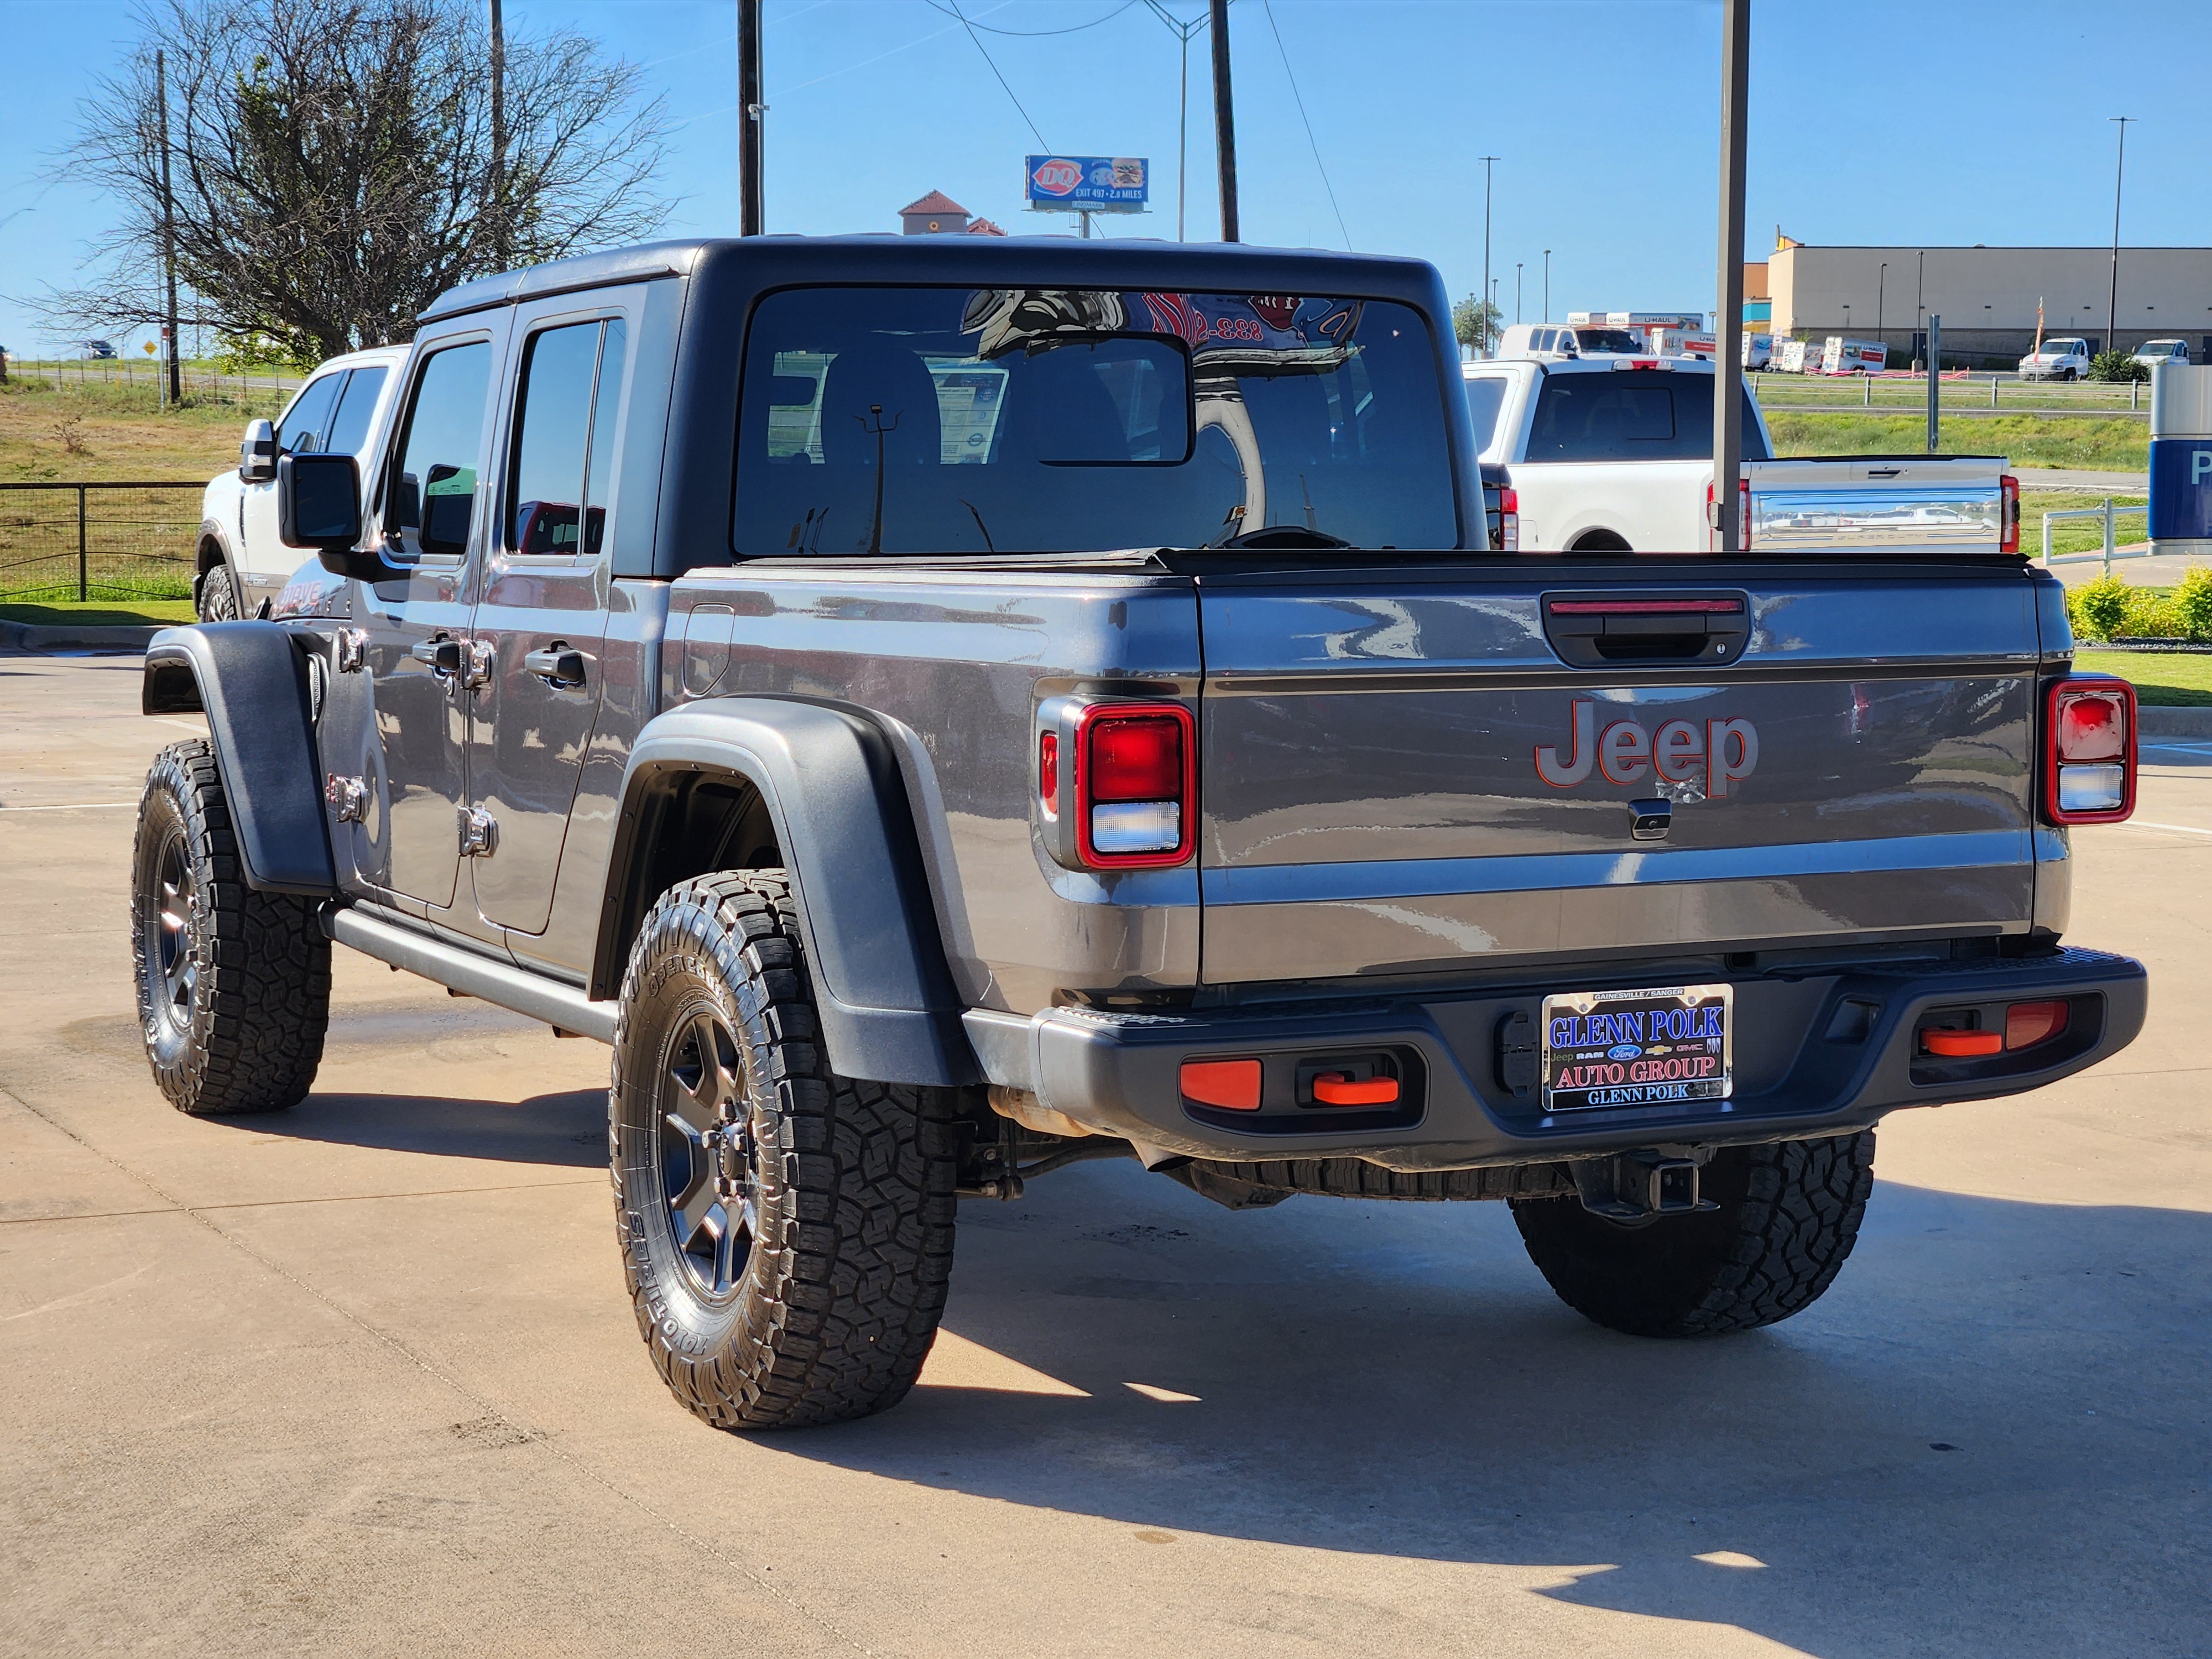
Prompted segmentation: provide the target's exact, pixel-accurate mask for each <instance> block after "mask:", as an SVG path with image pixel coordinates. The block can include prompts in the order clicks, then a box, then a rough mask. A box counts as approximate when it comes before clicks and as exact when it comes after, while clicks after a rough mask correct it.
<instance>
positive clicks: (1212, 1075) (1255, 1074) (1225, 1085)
mask: <svg viewBox="0 0 2212 1659" xmlns="http://www.w3.org/2000/svg"><path fill="white" fill-rule="evenodd" d="M1177 1082H1178V1085H1179V1086H1180V1087H1181V1088H1182V1097H1183V1098H1184V1099H1185V1100H1193V1101H1196V1102H1197V1103H1199V1104H1200V1105H1201V1106H1218V1107H1221V1108H1222V1109H1225V1110H1227V1111H1231V1112H1256V1111H1258V1110H1259V1109H1260V1062H1259V1061H1258V1060H1185V1061H1183V1063H1182V1075H1181V1076H1180V1078H1179V1079H1177Z"/></svg>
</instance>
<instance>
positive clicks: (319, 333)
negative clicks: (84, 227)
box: [42, 0, 670, 359]
mask: <svg viewBox="0 0 2212 1659" xmlns="http://www.w3.org/2000/svg"><path fill="white" fill-rule="evenodd" d="M143 24H144V30H145V35H144V39H143V40H142V42H141V44H140V46H139V47H138V49H137V52H135V53H134V54H133V56H132V57H131V59H130V60H129V62H128V64H127V65H126V66H125V69H124V70H122V71H121V72H120V73H119V74H118V75H117V76H114V77H112V79H110V80H108V81H106V82H104V83H103V84H102V85H101V86H100V88H99V89H98V90H97V92H96V93H95V94H94V96H93V97H91V98H90V99H88V100H86V101H85V103H84V104H83V106H82V126H81V130H80V132H79V135H78V137H77V139H76V143H75V144H74V145H73V146H72V147H71V149H70V150H69V151H68V152H67V153H66V155H65V159H64V161H63V163H62V167H61V171H62V173H64V175H65V176H69V177H72V178H75V179H80V180H83V181H86V182H89V183H93V184H96V185H100V186H102V187H104V188H105V189H106V190H107V191H109V192H110V193H111V195H112V197H113V198H114V199H115V200H116V201H117V202H118V203H119V204H121V207H122V219H121V222H120V223H119V224H118V225H117V227H116V228H115V229H114V230H113V231H112V233H111V234H109V235H108V236H107V237H106V239H105V240H104V241H102V242H101V243H100V245H99V246H97V247H96V248H95V249H94V253H93V257H92V258H91V259H90V260H89V261H88V268H89V270H91V272H92V275H91V277H90V279H89V280H88V281H87V282H86V283H83V284H82V285H81V286H79V287H77V288H76V289H70V290H64V291H58V292H52V293H50V294H49V295H48V296H47V297H46V301H45V303H44V305H43V307H42V308H43V309H44V310H45V311H46V314H47V316H48V318H49V319H50V320H51V321H52V322H53V323H54V324H56V325H73V326H76V327H79V328H85V329H88V330H89V329H120V328H128V327H131V326H133V325H143V324H144V323H148V322H150V321H153V320H155V319H159V318H160V317H161V315H162V314H163V307H162V305H161V295H160V289H159V277H160V255H161V222H162V211H161V210H162V167H161V161H162V156H161V128H160V121H159V112H158V106H159V93H160V87H159V84H158V81H157V79H156V75H155V53H156V52H162V53H164V54H165V55H166V58H167V64H168V73H169V76H170V86H169V89H168V91H169V107H170V121H171V137H170V144H171V161H172V172H173V191H174V196H175V204H174V211H175V237H176V258H177V267H178V273H179V276H180V278H181V279H182V281H183V283H185V286H186V288H188V289H190V290H191V294H192V295H194V296H196V302H195V303H192V304H190V305H188V306H187V308H186V309H187V315H186V318H185V320H186V321H188V322H198V323H202V324H204V325H209V326H211V327H214V328H217V329H221V330H222V331H226V332H228V333H231V334H233V335H248V334H258V335H263V336H267V337H273V338H275V339H276V340H278V341H281V342H283V343H284V345H285V346H286V347H287V348H288V349H289V350H290V351H291V352H292V354H293V355H295V356H301V357H305V358H311V359H312V358H316V357H321V356H331V355H333V354H335V353H337V352H341V351H347V350H351V349H356V348H357V347H361V346H366V345H375V344H381V343H386V342H388V341H392V340H399V339H404V338H406V337H408V336H409V335H410V333H411V332H412V331H413V328H414V323H415V317H416V313H418V312H420V311H421V310H422V307H424V306H426V305H428V303H429V302H430V301H431V300H432V299H434V298H435V296H436V295H439V294H440V293H441V292H443V291H444V290H445V289H447V288H450V287H451V286H453V284H454V283H459V282H463V281H466V280H467V279H469V278H471V277H473V276H485V275H488V274H489V273H491V272H493V271H495V270H501V269H504V268H507V267H509V266H520V265H529V264H538V263H540V262H542V261H544V260H546V259H552V258H559V257H561V256H562V255H563V254H568V253H577V252H585V251H586V250H589V249H592V248H596V247H608V246H618V245H620V244H622V243H625V242H633V241H636V240H640V239H641V238H643V237H645V236H647V235H649V234H651V233H652V232H653V230H654V229H656V228H658V227H659V224H660V222H661V221H662V220H663V219H664V218H665V216H666V214H667V211H668V209H669V206H670V204H669V202H668V201H667V200H666V199H665V197H662V196H660V195H659V193H658V192H657V191H656V190H655V188H654V179H655V175H656V174H657V173H658V170H659V164H660V161H661V156H662V149H663V139H664V137H665V133H666V131H667V118H666V113H665V107H664V106H663V104H662V102H661V100H659V99H657V98H654V99H647V98H646V97H645V96H644V95H643V93H642V83H641V75H640V72H639V70H637V68H636V67H635V65H633V64H629V63H627V62H624V61H622V60H620V59H614V58H608V57H607V56H605V54H604V53H603V52H601V50H600V49H599V46H598V45H597V44H596V43H595V42H593V41H592V40H587V39H586V38H585V37H583V36H581V35H578V34H574V33H567V32H556V33H550V34H546V35H543V36H540V37H538V38H536V39H517V40H509V41H508V42H507V46H506V52H505V54H504V56H505V63H504V82H505V86H504V97H503V100H502V107H501V117H502V119H501V121H500V123H499V125H500V126H501V128H502V129H503V136H504V137H505V140H506V143H505V145H504V150H505V153H504V154H503V155H502V154H500V153H498V151H497V150H496V149H495V146H494V142H493V131H494V118H493V100H494V91H493V84H492V73H491V70H492V53H491V49H490V42H489V40H488V38H487V36H486V32H485V29H484V27H483V18H482V16H481V15H480V10H479V8H477V6H475V5H473V4H471V3H467V0H287V3H284V4H282V5H275V6H272V5H270V4H268V3H266V0H197V3H195V0H167V4H166V5H163V6H160V7H156V8H152V9H148V10H147V11H146V12H145V13H143Z"/></svg>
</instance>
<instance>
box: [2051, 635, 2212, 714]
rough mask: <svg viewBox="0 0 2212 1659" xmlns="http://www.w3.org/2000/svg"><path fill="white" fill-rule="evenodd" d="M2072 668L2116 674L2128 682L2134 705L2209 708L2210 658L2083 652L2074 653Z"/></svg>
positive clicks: (2211, 693)
mask: <svg viewBox="0 0 2212 1659" xmlns="http://www.w3.org/2000/svg"><path fill="white" fill-rule="evenodd" d="M2074 665H2075V667H2076V668H2079V669H2081V670H2082V671H2084V672H2085V673H2091V674H2116V675H2118V677H2119V678H2122V679H2124V680H2127V681H2130V682H2131V683H2132V684H2134V686H2135V688H2136V699H2137V701H2139V702H2144V703H2148V704H2150V705H2152V706H2154V707H2157V708H2207V707H2212V656H2197V655H2193V654H2190V653H2182V652H2173V653H2167V652H2163V651H2099V650H2096V649H2094V648H2084V649H2082V650H2079V651H2076V652H2075V653H2074Z"/></svg>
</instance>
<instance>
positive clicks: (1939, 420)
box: [1928, 311, 1943, 455]
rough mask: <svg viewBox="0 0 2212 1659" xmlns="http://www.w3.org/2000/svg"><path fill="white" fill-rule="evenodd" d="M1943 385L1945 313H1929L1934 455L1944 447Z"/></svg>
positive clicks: (1931, 445)
mask: <svg viewBox="0 0 2212 1659" xmlns="http://www.w3.org/2000/svg"><path fill="white" fill-rule="evenodd" d="M1942 385H1943V313H1942V312H1940V311H1931V312H1929V313H1928V453H1929V454H1930V455H1933V454H1934V453H1936V451H1937V450H1938V449H1939V448H1941V447H1942V442H1943V405H1942V402H1941V401H1940V394H1941V392H1942Z"/></svg>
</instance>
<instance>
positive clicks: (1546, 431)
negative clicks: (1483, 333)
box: [1528, 369, 1768, 461]
mask: <svg viewBox="0 0 2212 1659" xmlns="http://www.w3.org/2000/svg"><path fill="white" fill-rule="evenodd" d="M1713 381H1714V377H1713V376H1712V375H1711V374H1674V373H1672V372H1670V371H1668V370H1662V369H1632V370H1628V371H1626V372H1618V373H1614V374H1547V375H1546V376H1545V377H1544V387H1543V391H1542V392H1541V393H1540V394H1539V395H1538V397H1537V399H1536V419H1535V422H1534V426H1533V427H1532V428H1531V429H1530V431H1529V434H1528V459H1530V460H1532V461H1705V460H1711V459H1712V454H1713ZM1743 454H1744V459H1746V460H1748V461H1763V460H1765V459H1768V456H1767V453H1766V446H1765V443H1764V442H1763V441H1761V439H1760V437H1759V417H1758V416H1757V414H1756V413H1755V412H1754V411H1753V408H1752V404H1751V396H1750V394H1749V393H1748V392H1746V393H1744V394H1743Z"/></svg>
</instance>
